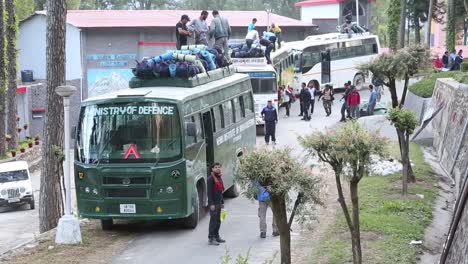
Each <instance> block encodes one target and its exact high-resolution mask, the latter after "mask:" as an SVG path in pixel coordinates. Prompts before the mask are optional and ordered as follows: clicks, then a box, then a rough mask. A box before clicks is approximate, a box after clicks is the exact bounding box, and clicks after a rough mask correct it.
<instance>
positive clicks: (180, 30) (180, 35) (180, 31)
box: [176, 15, 191, 50]
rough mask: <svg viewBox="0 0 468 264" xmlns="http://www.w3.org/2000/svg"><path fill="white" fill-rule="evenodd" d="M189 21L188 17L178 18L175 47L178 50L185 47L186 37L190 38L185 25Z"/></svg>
mask: <svg viewBox="0 0 468 264" xmlns="http://www.w3.org/2000/svg"><path fill="white" fill-rule="evenodd" d="M189 21H190V18H189V16H187V15H183V16H182V17H181V18H180V21H179V22H178V23H177V24H176V39H177V44H176V47H177V49H178V50H179V49H180V48H181V47H182V46H185V45H187V36H190V35H191V33H190V31H188V28H187V23H188V22H189Z"/></svg>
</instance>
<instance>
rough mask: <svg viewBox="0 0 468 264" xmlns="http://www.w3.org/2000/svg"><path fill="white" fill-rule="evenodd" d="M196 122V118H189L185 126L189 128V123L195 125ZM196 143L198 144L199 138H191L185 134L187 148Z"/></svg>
mask: <svg viewBox="0 0 468 264" xmlns="http://www.w3.org/2000/svg"><path fill="white" fill-rule="evenodd" d="M194 122H195V117H194V116H189V117H186V118H185V126H187V124H188V123H194ZM197 130H198V129H197ZM196 142H197V136H195V137H190V136H188V135H187V132H186V133H185V146H186V147H190V146H191V145H193V144H195V143H196Z"/></svg>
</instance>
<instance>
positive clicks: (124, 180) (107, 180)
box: [103, 176, 151, 185]
mask: <svg viewBox="0 0 468 264" xmlns="http://www.w3.org/2000/svg"><path fill="white" fill-rule="evenodd" d="M150 183H151V177H112V176H105V177H104V178H103V184H123V185H131V184H150Z"/></svg>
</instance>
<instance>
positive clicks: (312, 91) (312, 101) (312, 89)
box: [307, 80, 315, 116]
mask: <svg viewBox="0 0 468 264" xmlns="http://www.w3.org/2000/svg"><path fill="white" fill-rule="evenodd" d="M307 88H309V92H310V115H311V116H312V114H313V113H314V106H315V86H314V82H313V81H312V80H311V81H309V83H308V84H307Z"/></svg>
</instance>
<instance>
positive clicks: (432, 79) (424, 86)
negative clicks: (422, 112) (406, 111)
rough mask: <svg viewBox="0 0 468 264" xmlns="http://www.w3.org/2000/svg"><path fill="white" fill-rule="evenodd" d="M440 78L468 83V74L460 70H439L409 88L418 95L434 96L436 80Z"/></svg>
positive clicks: (424, 96)
mask: <svg viewBox="0 0 468 264" xmlns="http://www.w3.org/2000/svg"><path fill="white" fill-rule="evenodd" d="M439 78H453V79H455V80H456V81H458V82H460V83H465V84H468V74H467V73H464V72H459V71H449V72H438V73H433V74H430V75H428V76H426V77H424V78H423V79H422V80H420V81H418V82H416V83H414V84H413V85H411V86H410V87H409V90H410V91H411V92H412V93H414V94H415V95H417V96H420V97H423V98H430V97H432V92H433V91H434V86H435V83H436V80H437V79H439Z"/></svg>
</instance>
